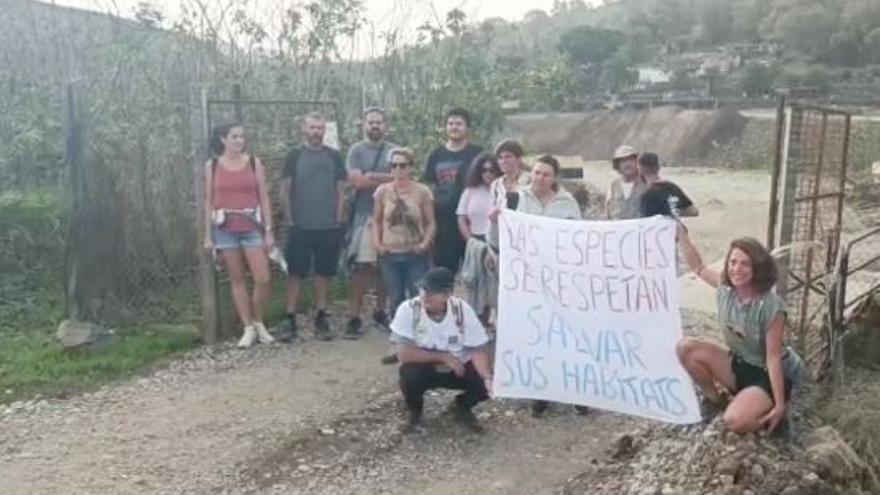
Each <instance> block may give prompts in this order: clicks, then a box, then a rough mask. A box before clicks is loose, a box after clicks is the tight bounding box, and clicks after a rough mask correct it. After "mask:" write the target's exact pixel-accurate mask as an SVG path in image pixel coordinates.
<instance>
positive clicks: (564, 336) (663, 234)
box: [494, 210, 700, 423]
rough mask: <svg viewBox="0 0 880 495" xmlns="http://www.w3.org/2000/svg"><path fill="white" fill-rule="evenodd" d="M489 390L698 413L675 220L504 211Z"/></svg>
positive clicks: (694, 416)
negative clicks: (685, 338)
mask: <svg viewBox="0 0 880 495" xmlns="http://www.w3.org/2000/svg"><path fill="white" fill-rule="evenodd" d="M499 222H500V225H499V227H500V242H501V259H500V266H499V270H500V285H501V287H500V294H499V295H500V302H499V319H498V342H497V346H496V353H495V356H496V360H495V383H494V389H495V394H496V395H497V396H499V397H513V398H529V399H543V400H550V401H557V402H566V403H571V404H580V405H586V406H593V407H597V408H601V409H607V410H611V411H617V412H621V413H626V414H633V415H636V416H642V417H646V418H653V419H658V420H662V421H668V422H672V423H694V422H697V421H699V420H700V414H699V406H698V404H697V399H696V395H695V393H694V389H693V386H692V383H691V380H690V378H689V377H688V376H687V374H686V372H685V371H684V369H683V368H682V367H681V365H680V364H679V362H678V360H677V358H676V354H675V345H676V343H677V342H678V340H679V339H680V338H681V337H682V329H681V316H680V314H679V307H678V281H677V277H676V246H675V232H676V224H675V223H674V222H673V221H671V220H668V219H663V218H660V217H655V218H648V219H641V220H623V221H615V222H584V221H570V220H556V219H552V218H546V217H538V216H533V215H525V214H522V213H516V212H513V211H509V210H507V211H504V212H503V213H502V215H501V217H500V219H499Z"/></svg>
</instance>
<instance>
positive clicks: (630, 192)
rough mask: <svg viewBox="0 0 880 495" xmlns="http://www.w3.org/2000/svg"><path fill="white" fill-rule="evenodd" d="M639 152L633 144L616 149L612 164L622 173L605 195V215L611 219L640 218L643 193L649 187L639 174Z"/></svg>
mask: <svg viewBox="0 0 880 495" xmlns="http://www.w3.org/2000/svg"><path fill="white" fill-rule="evenodd" d="M638 159H639V152H638V151H637V150H636V149H635V148H633V147H632V146H628V145H625V144H624V145H622V146H619V147H618V148H617V149H616V150H614V156H613V158H612V159H611V166H612V167H614V170H615V171H617V173H618V174H620V177H618V178H617V179H615V180H614V181H613V182H612V183H611V185H610V186H609V187H608V193H607V194H606V195H605V215H606V217H607V218H608V219H609V220H624V219H627V218H639V216H640V204H641V200H642V195H643V194H645V191H646V190H647V189H648V186H647V184H645V181H643V180H642V179H641V177H640V176H639V167H638Z"/></svg>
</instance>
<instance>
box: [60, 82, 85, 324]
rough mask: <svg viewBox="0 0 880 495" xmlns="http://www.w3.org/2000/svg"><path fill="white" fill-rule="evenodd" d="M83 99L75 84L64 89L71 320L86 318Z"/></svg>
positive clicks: (67, 295)
mask: <svg viewBox="0 0 880 495" xmlns="http://www.w3.org/2000/svg"><path fill="white" fill-rule="evenodd" d="M79 110H80V106H79V98H78V94H77V90H76V87H75V85H74V83H68V84H67V85H66V86H65V88H64V112H65V119H64V138H65V139H64V160H65V162H66V165H67V173H68V178H69V183H70V197H69V198H68V200H67V211H68V214H69V220H68V221H69V224H68V231H67V253H66V258H67V259H66V265H67V267H66V268H67V287H66V293H65V297H64V305H65V313H66V315H67V317H68V318H69V319H71V320H79V319H80V318H82V317H83V316H84V309H85V300H84V298H83V291H82V287H81V285H80V273H81V264H82V252H81V249H83V247H82V242H81V235H80V231H81V228H80V219H81V218H82V201H83V197H84V192H85V190H84V188H85V183H84V175H83V174H84V170H83V166H84V156H83V139H84V129H83V123H82V120H81V115H79Z"/></svg>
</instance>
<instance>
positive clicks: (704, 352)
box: [677, 229, 793, 433]
mask: <svg viewBox="0 0 880 495" xmlns="http://www.w3.org/2000/svg"><path fill="white" fill-rule="evenodd" d="M679 243H680V245H681V248H682V251H683V252H684V255H685V257H686V259H687V263H688V266H689V267H690V269H691V270H692V271H693V272H694V274H696V275H697V276H698V277H699V278H701V279H702V280H703V281H704V282H706V283H707V284H709V285H711V286H712V287H714V288H715V289H716V291H717V292H716V300H717V304H718V321H719V323H720V324H721V332H722V334H723V336H724V341H725V344H726V346H727V347H723V346H721V345H717V344H714V343H710V342H705V341H701V340H696V339H692V338H685V339H683V340H682V341H681V342H679V344H678V347H677V352H678V358H679V360H680V361H681V364H682V366H684V368H685V369H686V370H687V372H688V374H690V376H691V378H693V380H694V381H695V382H696V383H697V385H698V386H699V387H700V389H701V390H702V393H703V396H704V401H705V402H704V415H707V416H711V414H712V412H715V411H718V412H720V410H721V409H722V408H723V407H724V404H725V403H726V402H727V400H728V399H730V403H729V404H728V405H727V407H726V409H724V423H725V425H726V427H727V428H728V429H729V430H731V431H734V432H737V433H749V432H755V431H758V430H761V429H762V428H766V429H767V430H768V431H773V430H775V429H776V427H777V426H778V425H779V424H780V422H781V421H782V419H783V418H784V417H785V407H786V402H787V400H788V397H789V394H790V392H791V386H792V384H791V381H790V380H789V378H787V377H786V376H785V373H784V368H783V355H784V354H785V353H791V352H793V351H791V350H790V349H786V348H784V346H783V343H782V342H783V333H784V331H785V303H784V301H783V300H782V298H780V297H779V296H778V295H776V294H775V293H774V292H773V290H772V288H773V286H774V284H776V279H777V268H776V262H775V261H774V259H773V257H772V256H771V254H770V253H769V252H768V251H767V250H766V249H765V248H764V246H762V245H761V244H760V243H759V242H758V241H756V240H755V239H752V238H749V237H743V238H739V239H735V240H733V241H732V242H731V243H730V249H729V250H728V252H727V256H726V257H725V260H724V267H723V268H722V271H721V273H718V272H716V271H715V270H713V269H711V268H709V267H707V266H706V265H705V264H703V260H702V259H701V257H700V254H699V253H698V252H697V249H696V247H695V246H694V244H693V243H692V242H691V240H690V238H689V237H688V235H687V233H686V232H685V231H684V229H681V232H680V233H679ZM731 397H732V398H731ZM713 409H714V411H713Z"/></svg>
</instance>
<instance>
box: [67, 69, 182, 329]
mask: <svg viewBox="0 0 880 495" xmlns="http://www.w3.org/2000/svg"><path fill="white" fill-rule="evenodd" d="M158 94H159V93H154V94H153V96H154V97H155V96H156V95H158ZM118 96H119V95H107V96H106V98H113V97H118ZM187 104H188V102H187V101H186V99H185V98H180V99H178V100H177V101H174V100H169V101H161V102H155V101H138V100H137V98H130V99H129V100H127V101H126V104H125V105H124V106H122V105H119V106H117V105H115V104H114V103H111V102H108V99H101V100H99V99H98V98H97V96H96V95H94V94H90V93H89V92H88V91H86V90H84V89H83V88H82V87H74V86H71V87H69V88H68V105H67V114H68V115H67V120H68V126H67V142H66V147H67V157H68V162H69V163H70V171H71V174H70V181H71V186H72V191H73V194H72V201H73V208H72V215H71V217H72V218H71V231H70V235H69V239H68V240H69V242H68V244H69V246H68V273H69V276H68V279H69V291H68V292H69V296H70V297H69V302H70V303H71V304H72V307H70V308H69V312H70V313H71V314H72V315H74V316H76V317H79V318H83V319H88V320H94V321H104V322H108V323H112V324H122V325H129V324H135V323H153V322H180V321H193V320H195V319H197V318H198V304H197V303H196V302H197V301H198V290H197V285H195V284H194V283H193V280H194V279H195V275H196V272H195V268H196V266H197V258H196V253H195V247H196V245H197V244H196V230H195V228H194V227H195V217H194V215H195V208H194V201H193V197H194V195H193V191H194V181H193V174H192V169H191V167H189V166H188V162H189V157H190V156H191V154H192V151H191V143H190V142H189V139H188V136H189V135H190V133H189V122H188V119H187V108H186V106H187ZM102 105H104V106H102ZM153 105H156V106H155V107H154V106H153ZM150 107H152V109H151V108H150ZM157 108H161V109H162V110H161V111H157ZM169 109H170V110H171V111H170V112H169ZM141 112H142V113H141ZM159 113H161V114H159Z"/></svg>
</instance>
